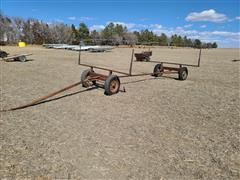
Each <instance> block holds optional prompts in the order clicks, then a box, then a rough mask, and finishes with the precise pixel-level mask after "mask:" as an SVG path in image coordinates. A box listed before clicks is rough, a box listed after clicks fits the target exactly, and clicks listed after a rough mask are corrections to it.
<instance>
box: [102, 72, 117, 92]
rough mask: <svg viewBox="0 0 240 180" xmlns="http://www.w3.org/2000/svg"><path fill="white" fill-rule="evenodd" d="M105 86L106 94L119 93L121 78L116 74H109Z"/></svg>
mask: <svg viewBox="0 0 240 180" xmlns="http://www.w3.org/2000/svg"><path fill="white" fill-rule="evenodd" d="M104 88H105V94H106V95H112V94H116V93H118V91H119V89H120V80H119V78H118V76H116V75H111V76H109V77H108V78H107V79H106V81H105V83H104Z"/></svg>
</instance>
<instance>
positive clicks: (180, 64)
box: [148, 61, 199, 67]
mask: <svg viewBox="0 0 240 180" xmlns="http://www.w3.org/2000/svg"><path fill="white" fill-rule="evenodd" d="M148 62H152V63H159V64H160V63H162V64H173V65H179V66H192V67H199V66H198V65H194V64H182V63H173V62H162V61H148Z"/></svg>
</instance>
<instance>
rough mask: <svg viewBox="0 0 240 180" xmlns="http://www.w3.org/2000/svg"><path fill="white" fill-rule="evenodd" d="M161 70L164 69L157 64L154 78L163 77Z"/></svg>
mask: <svg viewBox="0 0 240 180" xmlns="http://www.w3.org/2000/svg"><path fill="white" fill-rule="evenodd" d="M161 69H162V64H156V65H155V67H154V69H153V76H155V77H159V76H161V75H162V74H161Z"/></svg>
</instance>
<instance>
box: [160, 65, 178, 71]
mask: <svg viewBox="0 0 240 180" xmlns="http://www.w3.org/2000/svg"><path fill="white" fill-rule="evenodd" d="M165 69H166V70H169V71H179V68H176V67H168V66H163V70H165Z"/></svg>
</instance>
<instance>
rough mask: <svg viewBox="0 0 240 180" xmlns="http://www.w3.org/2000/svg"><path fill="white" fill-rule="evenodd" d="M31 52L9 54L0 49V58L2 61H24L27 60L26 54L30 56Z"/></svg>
mask: <svg viewBox="0 0 240 180" xmlns="http://www.w3.org/2000/svg"><path fill="white" fill-rule="evenodd" d="M30 55H32V54H30V53H28V54H27V53H25V54H15V55H10V56H9V54H8V53H7V52H5V51H1V50H0V58H2V60H3V61H20V62H26V61H27V56H30Z"/></svg>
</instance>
